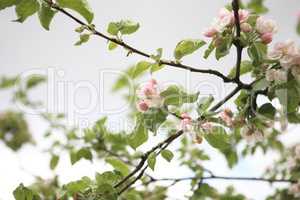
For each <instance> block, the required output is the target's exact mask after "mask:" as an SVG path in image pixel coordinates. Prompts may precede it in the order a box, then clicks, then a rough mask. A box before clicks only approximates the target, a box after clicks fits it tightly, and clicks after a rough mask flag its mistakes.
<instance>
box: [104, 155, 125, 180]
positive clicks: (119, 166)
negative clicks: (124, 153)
mask: <svg viewBox="0 0 300 200" xmlns="http://www.w3.org/2000/svg"><path fill="white" fill-rule="evenodd" d="M105 161H106V162H107V163H109V164H110V165H111V166H113V168H114V169H115V170H117V171H120V172H121V173H122V175H123V176H127V175H128V174H129V172H130V171H129V168H128V166H127V165H126V164H125V163H124V162H123V161H121V160H119V159H117V158H115V157H108V158H106V159H105Z"/></svg>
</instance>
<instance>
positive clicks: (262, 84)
mask: <svg viewBox="0 0 300 200" xmlns="http://www.w3.org/2000/svg"><path fill="white" fill-rule="evenodd" d="M269 85H270V82H269V81H267V80H266V79H265V78H263V79H260V80H259V81H256V82H255V83H254V85H253V90H254V91H258V90H265V89H266V88H268V87H269Z"/></svg>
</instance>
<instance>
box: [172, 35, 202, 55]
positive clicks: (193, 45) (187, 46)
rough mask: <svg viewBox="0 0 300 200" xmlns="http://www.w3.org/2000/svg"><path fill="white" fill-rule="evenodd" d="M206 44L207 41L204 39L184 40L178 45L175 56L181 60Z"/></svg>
mask: <svg viewBox="0 0 300 200" xmlns="http://www.w3.org/2000/svg"><path fill="white" fill-rule="evenodd" d="M205 44H206V42H204V41H203V40H192V39H187V40H182V41H180V42H179V43H178V44H177V45H176V48H175V51H174V57H175V59H176V60H180V59H181V58H183V57H184V56H187V55H190V54H192V53H194V52H195V51H197V50H198V49H199V48H200V47H202V46H204V45H205Z"/></svg>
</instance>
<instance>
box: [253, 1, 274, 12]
mask: <svg viewBox="0 0 300 200" xmlns="http://www.w3.org/2000/svg"><path fill="white" fill-rule="evenodd" d="M248 8H249V9H251V10H253V11H254V12H256V13H257V14H264V13H266V12H268V10H269V9H268V8H267V7H266V6H265V5H264V0H251V1H250V2H249V3H248Z"/></svg>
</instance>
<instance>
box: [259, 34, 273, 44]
mask: <svg viewBox="0 0 300 200" xmlns="http://www.w3.org/2000/svg"><path fill="white" fill-rule="evenodd" d="M260 39H261V41H262V42H263V43H264V44H270V43H271V42H272V40H273V34H272V33H264V34H262V35H261V36H260Z"/></svg>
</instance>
